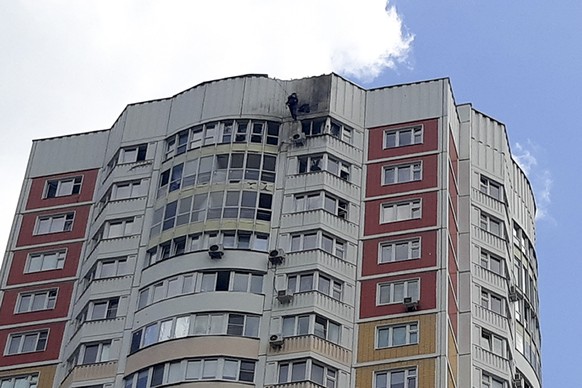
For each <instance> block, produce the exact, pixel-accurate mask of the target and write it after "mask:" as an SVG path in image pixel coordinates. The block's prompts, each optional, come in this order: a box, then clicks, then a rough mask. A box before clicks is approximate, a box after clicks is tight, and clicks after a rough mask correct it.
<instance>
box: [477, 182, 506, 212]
mask: <svg viewBox="0 0 582 388" xmlns="http://www.w3.org/2000/svg"><path fill="white" fill-rule="evenodd" d="M471 193H472V195H471V197H472V198H471V199H472V200H474V201H475V202H477V203H478V204H479V205H481V206H482V207H484V208H485V209H487V211H488V212H494V213H497V215H498V216H501V217H503V216H505V214H506V212H505V203H503V202H501V201H499V200H498V199H495V198H493V197H492V196H490V195H487V194H485V193H483V192H482V191H481V190H479V189H476V188H473V189H472V191H471Z"/></svg>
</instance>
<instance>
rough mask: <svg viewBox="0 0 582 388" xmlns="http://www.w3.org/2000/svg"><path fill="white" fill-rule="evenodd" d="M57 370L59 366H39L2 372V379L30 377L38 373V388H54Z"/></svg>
mask: <svg viewBox="0 0 582 388" xmlns="http://www.w3.org/2000/svg"><path fill="white" fill-rule="evenodd" d="M56 370H57V365H56V364H55V365H47V366H39V367H34V368H22V369H12V370H5V371H1V372H0V378H4V377H9V376H10V377H15V376H22V375H28V374H33V373H38V387H39V388H49V387H52V386H53V381H54V378H55V372H56Z"/></svg>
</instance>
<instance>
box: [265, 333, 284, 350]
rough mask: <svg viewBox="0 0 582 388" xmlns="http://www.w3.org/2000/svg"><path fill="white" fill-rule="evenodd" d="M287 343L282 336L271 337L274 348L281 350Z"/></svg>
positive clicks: (274, 335)
mask: <svg viewBox="0 0 582 388" xmlns="http://www.w3.org/2000/svg"><path fill="white" fill-rule="evenodd" d="M284 342H285V337H283V335H282V334H272V335H271V336H270V337H269V344H271V346H272V347H274V348H280V347H281V346H283V343H284Z"/></svg>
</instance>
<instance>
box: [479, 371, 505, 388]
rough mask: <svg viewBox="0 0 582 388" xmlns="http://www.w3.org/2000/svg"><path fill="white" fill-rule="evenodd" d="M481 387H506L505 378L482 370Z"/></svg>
mask: <svg viewBox="0 0 582 388" xmlns="http://www.w3.org/2000/svg"><path fill="white" fill-rule="evenodd" d="M481 388H507V384H506V382H505V380H503V379H501V378H499V377H497V376H493V375H490V374H488V373H485V372H483V373H482V375H481Z"/></svg>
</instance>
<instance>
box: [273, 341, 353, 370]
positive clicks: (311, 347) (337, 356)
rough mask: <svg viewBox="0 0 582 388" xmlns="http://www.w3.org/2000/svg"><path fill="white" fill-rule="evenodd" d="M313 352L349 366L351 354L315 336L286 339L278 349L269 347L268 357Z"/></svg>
mask: <svg viewBox="0 0 582 388" xmlns="http://www.w3.org/2000/svg"><path fill="white" fill-rule="evenodd" d="M302 352H314V353H317V354H319V355H321V356H323V357H327V358H329V359H331V360H334V361H337V362H340V363H342V364H345V365H350V363H351V362H352V352H351V351H350V350H348V349H346V348H344V347H341V346H339V345H336V344H334V343H333V342H329V341H327V340H325V339H323V338H320V337H317V336H315V335H305V336H298V337H287V338H285V341H284V342H283V345H282V346H281V347H279V348H275V347H270V348H269V351H268V355H281V354H285V355H291V353H302Z"/></svg>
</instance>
